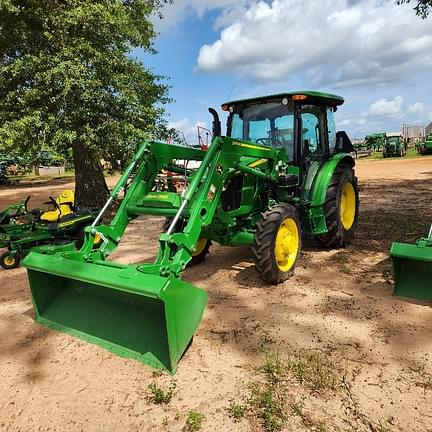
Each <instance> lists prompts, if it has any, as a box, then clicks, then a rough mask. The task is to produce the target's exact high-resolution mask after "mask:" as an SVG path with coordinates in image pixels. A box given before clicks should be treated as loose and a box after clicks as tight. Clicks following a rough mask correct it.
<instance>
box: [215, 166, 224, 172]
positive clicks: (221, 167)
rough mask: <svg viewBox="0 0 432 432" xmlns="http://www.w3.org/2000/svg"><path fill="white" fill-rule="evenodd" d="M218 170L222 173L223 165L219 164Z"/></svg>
mask: <svg viewBox="0 0 432 432" xmlns="http://www.w3.org/2000/svg"><path fill="white" fill-rule="evenodd" d="M216 171H217V173H218V174H222V171H223V166H222V165H218V166H217V168H216Z"/></svg>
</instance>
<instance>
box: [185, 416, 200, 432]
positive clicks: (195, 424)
mask: <svg viewBox="0 0 432 432" xmlns="http://www.w3.org/2000/svg"><path fill="white" fill-rule="evenodd" d="M204 419H205V416H204V414H201V413H199V412H196V411H189V413H188V416H187V418H186V425H185V427H184V429H183V430H184V431H185V432H195V431H199V430H201V429H202V423H203V421H204Z"/></svg>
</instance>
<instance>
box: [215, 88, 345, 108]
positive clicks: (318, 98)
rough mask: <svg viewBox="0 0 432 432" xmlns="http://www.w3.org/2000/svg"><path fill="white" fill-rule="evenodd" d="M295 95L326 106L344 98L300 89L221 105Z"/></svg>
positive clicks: (338, 102) (339, 102) (341, 101)
mask: <svg viewBox="0 0 432 432" xmlns="http://www.w3.org/2000/svg"><path fill="white" fill-rule="evenodd" d="M295 95H304V96H306V99H304V101H303V102H310V103H313V104H322V105H326V106H338V105H342V104H343V103H344V102H345V100H344V98H343V97H341V96H338V95H335V94H331V93H323V92H320V91H314V90H300V91H290V92H286V93H278V94H273V95H268V96H259V97H254V98H247V99H239V100H235V101H229V102H225V103H224V104H222V106H223V105H238V104H242V103H254V102H260V101H265V100H272V99H282V98H284V97H287V98H291V97H292V96H295Z"/></svg>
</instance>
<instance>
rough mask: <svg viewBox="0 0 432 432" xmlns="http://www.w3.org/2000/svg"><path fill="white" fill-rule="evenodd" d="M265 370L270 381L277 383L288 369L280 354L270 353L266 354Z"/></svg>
mask: <svg viewBox="0 0 432 432" xmlns="http://www.w3.org/2000/svg"><path fill="white" fill-rule="evenodd" d="M263 369H264V372H265V373H266V374H267V376H268V378H269V379H270V381H271V382H273V383H277V382H279V381H280V380H281V379H282V376H283V373H284V371H285V369H286V367H285V365H284V363H283V361H282V359H281V356H280V354H279V353H278V352H269V353H267V354H266V358H265V361H264V365H263Z"/></svg>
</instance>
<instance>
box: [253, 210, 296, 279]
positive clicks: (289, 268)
mask: <svg viewBox="0 0 432 432" xmlns="http://www.w3.org/2000/svg"><path fill="white" fill-rule="evenodd" d="M300 251H301V229H300V221H299V217H298V214H297V210H296V208H295V207H294V206H292V205H290V204H285V203H282V204H276V205H274V206H273V207H271V208H270V209H269V210H267V211H266V212H265V213H263V215H262V220H261V221H260V222H258V223H257V229H256V232H255V238H254V242H253V245H252V253H253V255H254V262H255V268H256V269H257V271H258V273H259V274H260V277H261V279H263V280H264V281H265V282H267V283H271V284H278V283H281V282H283V281H285V280H287V279H288V278H290V277H291V276H292V275H293V273H294V269H295V267H296V265H297V262H298V259H299V257H300Z"/></svg>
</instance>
